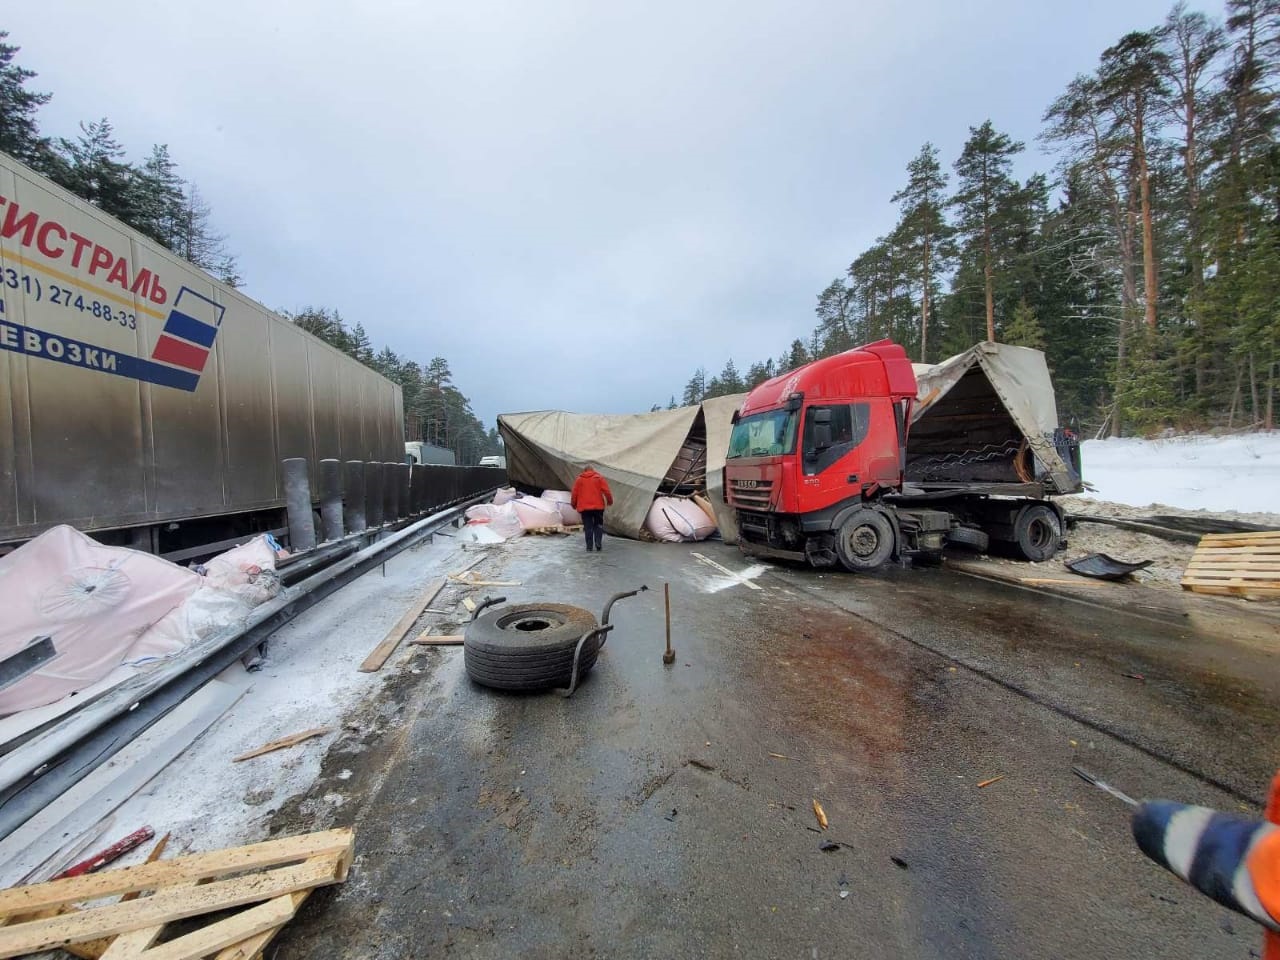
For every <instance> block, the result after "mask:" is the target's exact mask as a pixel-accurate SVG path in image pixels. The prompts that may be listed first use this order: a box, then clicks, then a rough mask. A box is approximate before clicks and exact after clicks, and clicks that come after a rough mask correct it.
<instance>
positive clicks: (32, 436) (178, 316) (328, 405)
mask: <svg viewBox="0 0 1280 960" xmlns="http://www.w3.org/2000/svg"><path fill="white" fill-rule="evenodd" d="M289 457H305V458H307V459H308V461H309V462H310V464H311V469H312V489H313V490H315V489H316V477H315V470H316V465H317V463H318V462H319V461H320V460H321V459H323V458H330V457H331V458H337V459H340V460H366V461H369V460H376V461H383V462H402V461H403V459H404V411H403V402H402V398H401V391H400V387H399V386H398V385H396V384H395V383H392V382H391V381H390V380H388V379H386V378H385V377H383V376H381V375H379V374H378V373H376V372H374V371H373V370H370V369H369V368H368V367H365V366H364V365H363V364H361V363H359V362H357V361H356V360H353V359H351V358H350V357H348V356H346V355H345V354H343V353H341V352H340V351H338V350H336V349H334V348H333V347H331V346H329V345H328V344H326V343H324V342H323V341H321V340H319V339H317V338H315V337H313V336H311V335H309V334H307V333H305V332H303V331H302V330H300V329H298V328H297V327H295V326H294V325H293V324H291V323H289V322H288V321H286V320H283V319H282V318H280V317H279V316H276V315H275V314H273V313H272V312H271V311H270V310H268V309H266V308H265V307H263V306H262V305H261V304H259V303H255V302H254V301H253V300H250V299H249V298H248V297H246V296H244V295H243V294H241V293H239V292H238V291H237V290H235V289H234V288H232V287H229V286H227V285H225V284H222V283H219V282H217V281H215V280H213V279H212V278H211V277H210V276H209V275H208V274H206V273H205V272H204V271H202V270H200V269H198V268H196V267H193V266H192V265H191V264H189V263H187V262H185V261H183V260H181V259H179V258H178V257H176V256H174V255H173V254H171V253H170V252H169V251H167V250H165V249H163V248H162V247H160V246H159V245H158V244H156V243H154V242H153V241H151V240H150V239H148V238H147V237H145V236H143V235H142V234H140V233H138V232H137V231H136V230H133V229H131V228H129V227H126V226H125V225H124V224H122V223H120V222H119V221H117V220H115V219H113V218H111V217H109V216H107V215H106V214H104V213H103V212H102V211H100V210H98V209H96V208H95V207H93V206H91V205H90V204H88V203H86V202H84V201H83V200H80V199H79V198H77V197H74V196H72V195H71V194H70V193H68V192H67V191H65V190H63V189H61V188H60V187H58V186H56V185H55V184H53V183H51V182H50V181H48V180H47V179H45V178H44V177H41V176H40V175H39V174H37V173H35V172H34V171H32V170H30V169H28V168H27V167H25V166H23V165H22V164H20V163H18V162H17V161H15V160H13V159H12V158H10V157H8V156H7V155H5V154H0V491H2V492H0V544H3V543H8V542H14V541H20V540H25V539H28V538H30V537H33V536H35V535H36V534H38V533H40V532H42V531H44V530H46V529H48V528H49V527H51V526H53V525H55V524H60V523H67V524H72V525H73V526H76V527H78V528H79V529H81V530H86V531H121V533H120V534H118V535H116V536H114V537H112V536H105V537H104V539H108V540H111V539H116V540H118V541H120V542H134V543H136V544H139V545H143V546H149V547H150V548H151V549H157V550H161V551H163V550H165V549H173V548H175V547H176V546H182V545H186V543H185V542H184V537H183V534H184V532H187V533H188V534H189V536H187V537H186V538H185V539H186V540H189V539H191V537H195V538H196V541H197V542H212V541H214V540H217V539H220V538H219V536H218V535H217V534H218V533H219V532H222V533H223V535H224V536H226V537H231V536H236V535H239V534H241V533H244V532H250V531H252V530H259V529H270V527H271V526H279V525H282V520H281V511H282V508H283V506H284V487H283V480H282V477H281V468H280V462H281V461H282V460H284V459H285V458H289ZM264 523H265V524H266V526H264ZM195 526H198V527H199V530H194V529H192V528H193V527H195ZM162 534H163V536H162ZM201 538H203V539H201ZM166 541H167V543H166Z"/></svg>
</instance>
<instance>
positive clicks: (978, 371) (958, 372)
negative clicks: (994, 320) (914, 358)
mask: <svg viewBox="0 0 1280 960" xmlns="http://www.w3.org/2000/svg"><path fill="white" fill-rule="evenodd" d="M912 366H913V368H914V370H915V374H916V387H917V390H916V395H917V398H918V399H917V402H916V406H915V409H914V410H913V412H912V415H911V423H912V427H911V435H910V439H909V440H908V443H907V447H908V455H909V456H910V455H911V454H913V453H915V452H916V451H917V450H918V449H923V448H924V447H925V445H926V444H928V443H929V442H930V441H935V442H936V444H937V445H938V446H939V447H942V446H944V445H945V446H950V447H951V448H952V449H955V448H958V447H962V446H963V447H967V448H968V449H970V450H977V449H980V448H982V447H984V446H987V445H994V444H996V443H999V442H1003V441H1004V440H1007V439H1008V438H1010V437H1011V436H1012V435H1013V433H1014V431H1015V430H1016V434H1017V439H1018V440H1019V441H1021V440H1025V441H1026V443H1027V445H1028V446H1029V447H1030V448H1031V452H1032V453H1034V454H1035V457H1036V460H1037V461H1039V466H1040V467H1041V468H1042V470H1043V471H1044V472H1046V473H1047V474H1048V476H1049V478H1050V479H1051V480H1052V482H1053V485H1054V486H1055V487H1056V488H1057V490H1058V492H1063V493H1065V492H1069V491H1072V490H1075V489H1078V486H1079V484H1078V481H1077V479H1076V478H1075V476H1074V474H1073V471H1072V470H1071V468H1070V467H1069V466H1068V465H1067V464H1066V462H1065V461H1064V460H1063V459H1062V457H1061V456H1060V455H1059V453H1058V451H1057V449H1056V448H1055V447H1054V444H1053V432H1054V430H1055V429H1057V427H1058V406H1057V401H1056V400H1055V398H1054V394H1053V382H1052V381H1051V380H1050V378H1049V367H1048V364H1047V363H1045V358H1044V354H1043V353H1041V352H1040V351H1039V350H1032V349H1030V348H1028V347H1014V346H1010V345H1008V344H1004V343H979V344H977V345H975V346H973V347H970V348H969V349H968V350H966V351H965V352H964V353H960V354H957V355H956V356H954V357H950V358H949V359H947V360H944V361H942V362H941V363H938V364H913V365H912ZM957 388H958V389H957ZM1010 421H1012V423H1010ZM1011 427H1012V429H1011Z"/></svg>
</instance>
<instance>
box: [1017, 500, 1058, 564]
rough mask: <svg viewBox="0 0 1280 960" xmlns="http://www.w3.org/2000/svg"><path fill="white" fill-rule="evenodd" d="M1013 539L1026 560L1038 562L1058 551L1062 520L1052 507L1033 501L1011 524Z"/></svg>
mask: <svg viewBox="0 0 1280 960" xmlns="http://www.w3.org/2000/svg"><path fill="white" fill-rule="evenodd" d="M1013 539H1014V542H1015V543H1017V545H1018V550H1020V551H1021V552H1022V555H1023V556H1024V557H1026V558H1027V559H1028V560H1031V561H1032V562H1034V563H1039V562H1040V561H1042V560H1048V559H1050V558H1051V557H1053V555H1054V554H1056V553H1057V552H1058V541H1060V540H1061V539H1062V521H1061V520H1059V519H1058V514H1057V513H1055V512H1054V510H1053V508H1052V507H1048V506H1045V505H1044V504H1043V503H1035V504H1032V505H1031V506H1029V507H1024V508H1023V510H1022V512H1021V513H1020V514H1018V519H1017V521H1016V522H1015V523H1014V525H1013Z"/></svg>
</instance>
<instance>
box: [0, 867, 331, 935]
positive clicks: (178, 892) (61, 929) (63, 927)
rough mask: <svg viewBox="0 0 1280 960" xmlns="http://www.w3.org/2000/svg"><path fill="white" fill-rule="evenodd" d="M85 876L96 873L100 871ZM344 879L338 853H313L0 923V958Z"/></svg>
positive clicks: (258, 900)
mask: <svg viewBox="0 0 1280 960" xmlns="http://www.w3.org/2000/svg"><path fill="white" fill-rule="evenodd" d="M162 862H163V861H162ZM170 862H174V863H176V862H177V861H170ZM153 866H157V864H153ZM91 876H95V877H100V876H106V874H92V875H91ZM344 877H345V865H344V861H343V858H342V856H341V855H339V854H331V855H328V856H322V857H315V858H313V859H310V860H307V861H306V862H304V863H300V864H297V865H296V866H292V867H279V868H277V869H274V870H269V871H267V872H266V873H257V874H252V875H250V876H247V877H236V878H234V879H231V880H215V881H213V882H211V883H207V884H204V885H202V886H196V887H184V888H179V889H167V890H166V889H161V890H157V891H156V892H155V893H154V894H152V895H151V896H149V897H142V898H140V899H138V900H131V901H129V902H127V903H111V904H107V905H106V906H101V907H93V908H90V909H87V910H80V911H77V912H75V913H66V914H62V915H61V916H57V917H50V918H48V919H45V920H32V921H30V922H28V923H19V924H13V925H11V926H7V927H0V957H17V956H21V955H22V954H24V953H34V952H35V951H37V950H47V949H49V948H51V947H57V946H60V945H62V944H64V943H78V942H80V941H83V940H95V939H97V938H99V937H107V936H111V935H112V934H122V933H128V932H129V931H131V930H136V929H138V928H139V927H144V926H149V925H153V924H159V923H168V922H170V921H172V920H183V919H186V918H187V917H196V916H200V915H202V914H206V913H213V912H215V911H218V910H227V909H230V908H232V907H239V906H244V905H245V904H249V903H259V902H261V901H263V900H270V899H273V898H276V897H280V896H283V895H284V894H289V893H293V892H294V891H295V890H305V889H310V888H312V887H318V886H326V885H328V884H332V883H337V882H339V881H341V880H342V879H344ZM72 879H74V880H78V879H81V878H79V877H74V878H72ZM63 882H65V881H63ZM290 915H292V914H290ZM264 929H265V928H264ZM253 932H257V931H251V932H250V933H249V934H246V935H252V933H253ZM231 942H235V941H234V940H233V941H231ZM213 949H217V947H214V948H213Z"/></svg>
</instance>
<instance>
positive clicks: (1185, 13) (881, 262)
mask: <svg viewBox="0 0 1280 960" xmlns="http://www.w3.org/2000/svg"><path fill="white" fill-rule="evenodd" d="M1278 67H1280V0H1227V4H1226V19H1225V21H1223V22H1218V21H1216V20H1214V19H1213V18H1212V17H1209V16H1207V15H1205V14H1204V13H1200V12H1196V11H1193V10H1189V9H1188V8H1187V7H1186V5H1185V4H1183V3H1178V4H1177V5H1176V6H1175V7H1174V8H1173V10H1172V11H1171V12H1170V13H1169V15H1168V17H1167V18H1166V19H1165V21H1164V22H1163V23H1162V24H1160V25H1158V26H1154V27H1153V28H1152V29H1150V30H1146V31H1139V32H1134V33H1130V34H1128V35H1126V36H1124V37H1121V38H1120V39H1119V40H1118V41H1117V42H1116V43H1115V45H1113V46H1111V47H1109V48H1108V49H1106V50H1105V51H1103V52H1102V55H1101V57H1100V58H1099V61H1098V63H1097V65H1096V66H1095V67H1094V68H1093V70H1092V71H1091V72H1089V73H1083V74H1081V75H1079V76H1077V77H1076V78H1075V79H1074V80H1072V81H1071V82H1070V83H1069V84H1068V85H1067V87H1066V89H1065V90H1063V91H1062V93H1061V95H1060V96H1059V97H1058V98H1057V99H1056V100H1054V101H1053V103H1051V104H1049V105H1048V107H1047V108H1046V110H1045V112H1044V118H1043V126H1042V128H1041V130H1040V131H1039V133H1038V136H1037V138H1036V139H1037V140H1038V142H1039V145H1040V148H1041V149H1042V150H1043V151H1044V152H1045V153H1046V154H1047V155H1048V156H1049V157H1051V158H1052V160H1053V166H1052V170H1051V171H1049V172H1045V173H1037V174H1035V175H1033V176H1030V177H1028V178H1027V179H1025V180H1020V179H1018V178H1017V177H1015V176H1014V174H1013V168H1014V161H1015V159H1016V158H1018V157H1019V155H1021V154H1022V153H1023V152H1024V151H1025V150H1026V149H1027V145H1026V144H1025V143H1023V142H1020V141H1018V140H1016V139H1014V138H1013V137H1012V136H1011V135H1010V134H1009V133H1007V132H1004V131H1002V130H1000V129H999V128H998V127H997V126H996V125H995V124H994V123H993V122H992V121H991V120H986V121H984V122H982V123H980V124H978V125H977V126H973V127H970V128H969V136H968V139H967V141H966V142H965V143H964V146H963V148H962V149H961V151H960V153H959V155H958V156H955V157H948V158H945V162H944V158H943V157H942V156H941V155H940V152H939V151H938V149H937V148H936V147H935V146H933V144H932V143H926V144H924V146H923V147H921V149H920V152H919V153H918V154H917V155H916V156H915V157H914V158H912V159H911V160H910V162H909V163H908V164H907V168H906V176H905V178H904V182H903V183H902V187H901V189H900V190H898V191H897V192H896V193H895V194H894V195H893V196H892V198H891V200H892V202H893V203H894V204H895V205H896V207H897V211H898V218H897V223H896V225H895V226H894V228H893V229H892V230H891V231H889V232H888V233H887V234H885V235H884V236H882V237H880V238H878V239H877V240H876V241H875V243H874V244H872V245H871V246H870V247H869V248H868V249H866V250H862V251H860V252H859V253H857V255H856V256H854V257H853V258H852V261H851V262H850V263H849V266H848V268H847V270H846V271H845V272H844V274H843V275H842V276H839V277H836V278H835V279H834V280H832V282H831V283H830V284H829V285H828V286H827V287H826V288H825V289H824V290H822V291H821V292H820V293H819V294H818V297H817V307H816V325H815V326H814V328H813V331H812V333H811V334H810V336H809V337H808V339H807V341H806V340H801V339H796V340H795V341H793V342H792V343H791V345H790V346H789V347H787V348H786V349H785V350H784V351H783V352H782V354H781V355H780V356H778V357H776V358H765V359H761V360H758V361H757V362H755V363H752V364H751V365H750V366H749V367H748V369H747V370H745V371H739V370H738V369H737V367H736V366H735V365H734V363H733V362H732V361H730V362H728V363H727V364H725V366H724V368H723V369H722V370H721V371H720V373H718V374H709V373H708V372H707V371H706V370H705V369H699V370H697V371H696V372H695V373H694V375H693V376H692V377H691V378H690V379H689V382H688V383H687V384H686V386H685V390H684V394H683V396H682V397H681V398H680V399H681V400H682V401H683V402H684V403H694V402H697V401H698V400H700V399H703V398H704V397H707V396H719V395H724V394H729V393H735V392H738V391H740V390H744V389H749V388H751V387H753V386H755V385H757V384H759V383H761V382H763V381H764V380H766V379H768V378H769V377H771V376H774V375H776V374H779V373H782V372H784V371H786V370H789V369H792V368H794V367H796V366H798V365H800V364H802V363H805V362H807V361H809V360H812V359H815V358H818V357H825V356H830V355H832V354H834V353H838V352H840V351H842V350H846V349H848V348H850V347H852V346H856V345H858V344H860V343H865V342H868V341H873V340H877V339H880V338H883V337H889V338H892V339H894V340H896V341H898V342H899V343H901V344H903V345H904V346H905V347H906V348H907V350H908V352H909V353H910V354H911V356H912V358H913V359H917V360H924V361H926V362H937V361H938V360H940V359H943V358H945V357H947V356H951V355H953V354H955V353H959V352H960V351H962V350H964V349H966V348H968V347H970V346H972V345H973V344H974V343H977V342H979V341H982V340H998V341H1001V342H1004V343H1011V344H1018V345H1022V346H1030V347H1036V348H1039V349H1042V350H1044V351H1045V353H1046V355H1047V358H1048V362H1049V366H1050V368H1051V370H1052V372H1053V376H1054V382H1055V386H1056V388H1057V395H1058V410H1059V418H1060V419H1061V421H1062V422H1063V423H1072V424H1075V425H1077V426H1078V427H1079V428H1080V429H1082V430H1084V431H1087V432H1088V433H1089V434H1091V435H1092V434H1094V433H1098V432H1108V433H1112V434H1116V435H1119V434H1123V433H1135V432H1150V431H1154V430H1159V429H1163V428H1167V427H1174V428H1177V429H1205V428H1228V429H1240V428H1258V427H1265V428H1272V427H1273V426H1274V422H1275V421H1274V405H1275V400H1276V391H1277V383H1276V377H1277V373H1280V149H1278V148H1277V143H1276V131H1277V124H1278V123H1280V103H1278V102H1277V89H1278V88H1277V80H1278ZM676 400H677V398H676V397H672V398H671V404H670V405H674V404H675V402H676Z"/></svg>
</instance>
